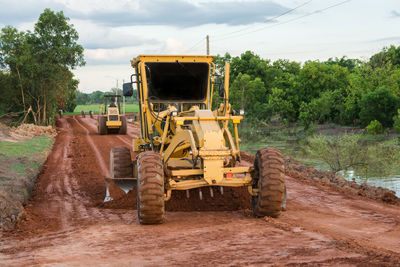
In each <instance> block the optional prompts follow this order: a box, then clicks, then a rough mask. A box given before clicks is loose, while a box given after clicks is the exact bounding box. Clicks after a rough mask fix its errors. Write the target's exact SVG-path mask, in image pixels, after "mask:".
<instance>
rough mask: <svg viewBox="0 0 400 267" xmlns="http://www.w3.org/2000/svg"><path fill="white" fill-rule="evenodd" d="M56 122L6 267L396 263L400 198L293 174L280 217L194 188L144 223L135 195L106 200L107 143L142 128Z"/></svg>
mask: <svg viewBox="0 0 400 267" xmlns="http://www.w3.org/2000/svg"><path fill="white" fill-rule="evenodd" d="M57 127H58V131H59V135H58V137H57V139H56V142H55V144H54V148H53V152H52V153H51V155H50V157H49V158H48V161H47V163H46V166H45V168H44V170H43V171H42V173H41V174H40V176H39V178H38V183H37V188H36V190H35V195H34V197H33V198H32V199H31V201H30V202H29V203H28V204H27V206H26V212H27V220H26V221H25V222H23V223H21V225H20V226H19V228H18V229H17V230H15V231H13V232H7V233H0V266H1V265H4V266H9V265H16V266H22V265H25V266H31V265H54V264H62V265H78V266H79V265H82V266H87V265H100V266H102V265H106V266H107V265H113V266H159V265H167V266H171V265H183V266H191V265H207V266H215V265H229V266H235V265H240V266H242V265H259V266H265V265H300V264H303V265H311V266H313V265H318V266H321V265H328V266H329V265H340V266H374V265H375V266H385V265H386V266H396V265H397V266H400V208H399V206H394V205H389V204H385V203H382V202H378V201H375V200H370V199H367V198H364V197H358V196H348V195H344V194H342V193H339V192H336V191H332V190H331V189H329V188H328V187H326V188H324V187H321V186H318V187H317V186H314V185H310V184H305V183H304V181H301V180H298V179H295V178H291V177H287V180H286V181H287V190H288V202H287V210H286V211H285V212H284V213H283V214H282V216H281V217H280V218H279V219H268V218H266V219H262V218H261V219H256V218H253V217H252V216H251V211H250V210H249V209H248V207H249V204H250V203H248V201H249V198H246V199H244V200H243V199H239V196H241V192H239V193H238V192H235V191H227V192H225V193H224V195H222V196H221V195H220V194H219V193H218V194H217V193H215V195H216V196H215V198H216V202H218V203H220V204H218V205H216V204H215V205H212V206H211V208H207V207H208V205H206V204H207V203H212V201H213V199H211V200H209V199H208V198H206V199H205V200H203V202H201V201H200V200H199V199H198V194H197V193H196V191H195V190H192V191H193V192H191V199H190V200H187V199H186V197H185V199H183V198H181V195H179V194H178V195H176V196H175V197H176V198H175V202H173V201H172V202H171V203H169V204H168V205H169V206H167V208H168V209H169V210H172V211H169V212H167V215H166V222H165V223H164V224H162V225H149V226H143V225H139V223H138V219H137V214H136V210H134V208H135V205H134V197H129V196H125V198H122V199H121V200H120V201H119V202H118V201H115V202H114V204H112V203H111V204H108V205H103V204H102V200H103V198H104V190H105V186H104V177H106V176H107V175H108V164H109V162H108V159H109V151H110V149H111V147H113V146H116V145H123V146H128V147H130V144H131V138H132V137H133V136H136V135H137V134H138V127H137V126H136V125H134V124H130V125H129V131H128V135H125V136H123V135H112V136H111V135H109V136H99V135H97V131H96V121H95V120H94V119H90V118H85V119H83V118H80V117H68V116H64V117H63V119H61V120H59V121H58V122H57ZM113 194H114V196H117V197H118V196H124V195H123V193H121V192H120V191H118V190H117V189H113ZM132 194H133V193H132ZM173 194H175V193H173ZM173 196H174V195H173ZM205 196H206V194H205ZM124 199H125V200H126V201H125V200H124ZM132 199H133V200H132ZM176 199H181V201H182V202H185V203H186V204H187V205H186V204H182V205H181V206H179V205H177V204H176V203H177V200H176ZM224 199H227V200H225V203H224ZM174 203H175V204H174ZM178 203H179V201H178ZM193 203H200V204H196V205H193ZM202 203H203V204H202ZM221 203H222V204H223V205H225V208H224V206H223V205H222V204H221ZM190 207H193V208H192V211H189V212H183V211H179V210H185V211H188V210H190ZM205 209H209V210H210V209H211V210H220V211H204V210H205ZM224 209H225V210H224ZM198 210H200V211H198ZM221 210H224V211H221Z"/></svg>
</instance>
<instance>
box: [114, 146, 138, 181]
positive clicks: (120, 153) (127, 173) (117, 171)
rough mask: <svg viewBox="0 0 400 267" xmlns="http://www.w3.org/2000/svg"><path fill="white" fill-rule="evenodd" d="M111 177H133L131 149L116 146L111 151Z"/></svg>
mask: <svg viewBox="0 0 400 267" xmlns="http://www.w3.org/2000/svg"><path fill="white" fill-rule="evenodd" d="M110 176H111V178H126V177H133V168H132V159H131V151H130V150H129V148H127V147H124V146H116V147H113V148H111V151H110Z"/></svg>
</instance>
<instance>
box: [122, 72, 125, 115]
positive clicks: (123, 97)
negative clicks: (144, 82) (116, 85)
mask: <svg viewBox="0 0 400 267" xmlns="http://www.w3.org/2000/svg"><path fill="white" fill-rule="evenodd" d="M124 83H125V80H124V79H123V80H122V84H124ZM122 99H123V113H124V115H125V96H124V92H122Z"/></svg>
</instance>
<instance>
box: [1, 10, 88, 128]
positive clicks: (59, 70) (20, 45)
mask: <svg viewBox="0 0 400 267" xmlns="http://www.w3.org/2000/svg"><path fill="white" fill-rule="evenodd" d="M68 20H69V19H68V18H67V17H65V16H64V14H63V12H58V13H54V12H53V11H51V10H50V9H45V10H44V12H43V13H42V14H41V15H40V17H39V20H38V22H37V23H36V24H35V27H34V31H33V32H30V31H27V32H19V31H18V30H16V29H15V28H13V27H9V26H8V27H5V28H3V29H2V31H1V34H0V55H1V56H0V68H1V70H3V71H5V72H6V73H8V75H9V78H10V79H11V81H15V83H13V85H12V87H13V91H16V90H18V91H19V92H20V94H18V95H17V96H18V97H17V99H15V100H14V101H13V103H16V104H15V107H14V108H15V109H17V110H18V109H19V110H20V109H23V110H24V111H27V110H28V107H30V109H29V110H30V111H32V114H33V119H34V122H35V123H38V124H47V123H51V119H52V118H53V115H54V114H55V113H56V111H57V109H58V107H60V108H69V109H71V108H72V106H73V104H74V102H75V90H76V88H77V81H76V80H74V79H73V74H72V72H71V69H74V68H75V67H77V66H83V65H84V64H85V62H84V60H83V48H82V46H80V45H79V44H77V40H78V34H77V32H76V30H75V29H74V28H73V25H71V24H69V23H68ZM71 102H72V103H71ZM19 103H21V104H19Z"/></svg>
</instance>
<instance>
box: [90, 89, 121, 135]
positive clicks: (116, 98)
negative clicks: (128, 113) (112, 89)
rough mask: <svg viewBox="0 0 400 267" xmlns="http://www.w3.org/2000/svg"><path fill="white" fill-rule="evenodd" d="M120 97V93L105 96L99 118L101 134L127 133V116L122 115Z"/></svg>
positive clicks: (98, 125)
mask: <svg viewBox="0 0 400 267" xmlns="http://www.w3.org/2000/svg"><path fill="white" fill-rule="evenodd" d="M120 98H121V96H120V95H105V96H104V104H102V105H101V107H100V114H99V116H98V120H97V129H98V132H99V134H101V135H103V134H108V133H119V134H126V130H127V124H126V117H125V115H121V104H120Z"/></svg>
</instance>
